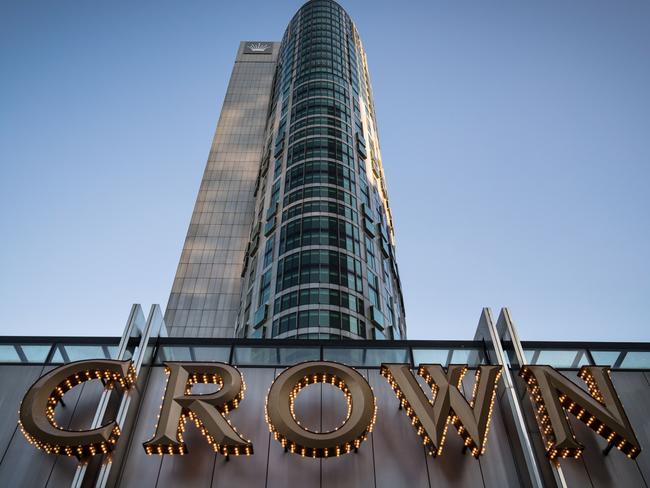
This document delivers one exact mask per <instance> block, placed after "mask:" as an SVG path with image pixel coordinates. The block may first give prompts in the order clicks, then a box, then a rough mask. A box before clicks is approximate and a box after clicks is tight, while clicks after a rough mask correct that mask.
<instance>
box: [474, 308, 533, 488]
mask: <svg viewBox="0 0 650 488" xmlns="http://www.w3.org/2000/svg"><path fill="white" fill-rule="evenodd" d="M501 314H503V309H502V311H501ZM499 320H501V316H500V317H499ZM501 332H502V333H500V329H499V327H495V325H494V322H493V320H492V312H491V310H490V309H489V308H484V309H483V311H482V312H481V318H480V319H479V323H478V327H477V328H476V334H475V336H474V340H475V341H484V344H485V346H486V349H487V351H488V352H489V353H490V356H491V358H490V359H491V360H492V362H493V363H494V364H498V365H500V366H501V367H502V368H503V372H502V374H501V378H502V381H503V385H504V388H505V390H504V392H503V397H502V398H504V399H505V403H501V401H500V403H501V404H502V406H504V407H505V408H503V412H504V415H509V416H510V420H511V422H512V424H513V425H514V426H515V428H516V434H517V438H518V440H519V446H520V447H521V452H522V454H523V458H524V464H525V466H523V467H524V468H525V471H526V473H525V474H526V475H527V478H528V479H527V481H528V483H529V485H530V486H531V487H533V488H544V483H543V478H542V475H541V472H540V469H539V466H538V464H537V459H536V458H535V452H534V450H533V446H532V442H531V440H530V437H529V436H528V430H527V429H526V421H525V419H524V416H523V414H522V412H521V406H520V405H519V401H518V399H517V392H516V390H515V387H514V382H513V379H512V374H511V372H510V364H509V362H508V358H507V356H506V353H505V351H504V349H503V345H502V343H501V341H502V340H503V339H504V335H503V332H504V331H501Z"/></svg>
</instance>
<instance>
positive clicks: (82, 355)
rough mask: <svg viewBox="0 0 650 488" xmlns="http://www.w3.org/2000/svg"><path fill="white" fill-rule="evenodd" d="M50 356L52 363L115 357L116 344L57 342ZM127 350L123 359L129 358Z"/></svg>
mask: <svg viewBox="0 0 650 488" xmlns="http://www.w3.org/2000/svg"><path fill="white" fill-rule="evenodd" d="M55 347H56V349H55V351H54V355H53V356H52V362H53V363H71V362H73V361H82V360H84V359H115V357H116V356H117V347H118V346H117V345H113V344H57V345H56V346H55ZM130 357H131V353H130V352H128V353H127V356H126V357H125V359H129V358H130Z"/></svg>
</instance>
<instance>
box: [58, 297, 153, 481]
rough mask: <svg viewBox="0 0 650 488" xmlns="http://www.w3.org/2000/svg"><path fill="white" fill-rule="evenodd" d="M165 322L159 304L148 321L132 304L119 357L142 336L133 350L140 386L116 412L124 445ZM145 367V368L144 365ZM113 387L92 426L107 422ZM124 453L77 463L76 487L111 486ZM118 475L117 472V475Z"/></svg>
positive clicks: (105, 394) (129, 392)
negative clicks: (153, 341) (155, 341)
mask: <svg viewBox="0 0 650 488" xmlns="http://www.w3.org/2000/svg"><path fill="white" fill-rule="evenodd" d="M164 331H165V325H164V321H163V316H162V313H161V311H160V306H159V305H152V307H151V310H150V311H149V317H148V319H147V320H146V322H145V319H144V314H143V313H142V307H141V306H140V305H139V304H134V305H133V306H132V307H131V313H130V314H129V319H128V320H127V323H126V327H125V328H124V333H123V334H122V338H121V340H120V344H119V346H118V351H117V355H116V357H115V359H120V360H123V359H127V358H128V353H129V344H130V343H131V341H132V340H133V339H138V338H139V341H138V345H137V346H136V348H135V350H134V351H133V355H132V356H131V360H132V361H133V368H134V369H135V372H136V374H137V375H138V376H137V382H136V386H135V387H134V388H132V389H130V390H127V391H125V392H124V393H123V394H122V398H121V400H120V404H119V407H118V409H117V414H116V418H115V420H116V422H117V424H118V425H119V427H120V430H121V431H122V434H121V435H120V440H121V441H122V442H121V443H120V447H122V446H125V445H126V444H127V440H128V437H129V436H130V434H131V430H132V429H131V427H132V425H133V418H132V417H133V415H130V414H132V413H133V412H134V411H135V410H136V408H137V405H138V403H139V402H140V400H141V396H142V393H143V392H142V387H143V385H144V384H145V379H146V378H145V377H146V373H148V368H149V364H150V363H151V359H152V358H151V357H149V356H150V355H151V351H152V349H153V348H152V347H150V339H154V338H156V337H158V336H159V335H161V333H162V334H164ZM143 366H144V368H143ZM111 393H112V390H107V389H106V390H104V392H103V393H102V396H101V398H100V401H99V405H98V407H97V410H96V412H95V417H94V418H93V422H92V425H91V427H90V428H91V429H94V428H97V427H100V426H101V425H102V424H103V423H104V417H105V415H106V412H107V409H108V405H109V401H110V398H111ZM123 454H124V449H119V448H118V449H117V450H115V451H113V452H112V453H110V454H108V455H101V456H100V455H97V456H93V458H92V459H91V460H89V461H81V462H79V464H78V465H77V471H76V472H75V476H74V478H73V480H72V484H71V486H72V488H82V487H89V486H93V485H94V486H95V487H96V488H103V487H105V486H109V480H111V478H112V477H111V467H112V466H113V464H114V463H119V462H120V461H121V458H122V456H123ZM113 476H115V475H113Z"/></svg>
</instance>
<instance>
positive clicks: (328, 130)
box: [289, 126, 352, 144]
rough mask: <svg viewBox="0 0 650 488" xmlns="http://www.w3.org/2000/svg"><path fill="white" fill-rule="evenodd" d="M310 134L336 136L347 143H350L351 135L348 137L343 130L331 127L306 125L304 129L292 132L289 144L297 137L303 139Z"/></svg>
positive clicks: (310, 135)
mask: <svg viewBox="0 0 650 488" xmlns="http://www.w3.org/2000/svg"><path fill="white" fill-rule="evenodd" d="M312 136H327V137H336V138H337V139H340V140H342V141H343V142H345V143H347V144H352V137H350V136H349V135H348V134H346V133H345V132H342V131H340V130H338V129H334V128H333V127H319V126H317V127H308V128H306V129H302V130H299V131H297V132H294V133H293V134H292V135H291V138H290V139H289V144H293V143H294V142H295V141H297V140H298V139H303V138H305V137H312Z"/></svg>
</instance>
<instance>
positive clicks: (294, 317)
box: [236, 0, 406, 339]
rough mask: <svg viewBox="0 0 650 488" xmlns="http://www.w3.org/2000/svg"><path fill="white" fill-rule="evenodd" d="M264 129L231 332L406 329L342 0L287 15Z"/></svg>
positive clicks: (364, 80) (354, 335)
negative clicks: (253, 216)
mask: <svg viewBox="0 0 650 488" xmlns="http://www.w3.org/2000/svg"><path fill="white" fill-rule="evenodd" d="M266 134H267V135H266V143H265V146H264V148H265V149H264V151H263V156H262V159H261V164H260V170H259V174H258V179H257V184H256V207H255V209H256V219H255V224H254V225H253V228H252V230H251V239H250V242H249V245H248V249H247V252H246V259H245V263H244V270H243V273H242V276H243V278H244V287H243V292H242V299H241V308H240V310H239V314H238V320H237V330H236V335H237V336H238V337H264V338H291V337H294V338H295V337H297V338H310V339H314V338H316V339H330V338H332V339H333V338H337V339H339V338H347V339H384V338H385V339H403V338H405V331H406V329H405V319H404V306H403V300H402V293H401V287H400V281H399V274H398V270H397V263H396V261H395V246H394V234H393V223H392V217H391V212H390V207H389V204H388V195H387V193H386V185H385V182H384V175H383V168H382V163H381V155H380V152H379V141H378V138H377V127H376V119H375V113H374V104H373V101H372V91H371V88H370V80H369V76H368V69H367V63H366V56H365V53H364V51H363V47H362V44H361V39H360V38H359V34H358V32H357V30H356V27H355V26H354V23H353V22H352V20H351V19H350V17H349V16H348V15H347V13H346V12H345V11H344V10H343V9H342V8H341V7H340V6H339V5H338V4H337V3H336V2H333V1H331V0H312V1H310V2H308V3H306V4H305V5H304V6H303V7H302V8H301V9H300V10H299V11H298V13H297V14H296V15H295V16H294V18H293V19H292V20H291V22H290V23H289V26H288V28H287V30H286V32H285V34H284V38H283V40H282V44H281V46H280V51H279V55H278V62H277V66H276V72H275V78H274V81H273V89H272V97H271V103H270V106H269V113H268V118H267V127H266Z"/></svg>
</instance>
